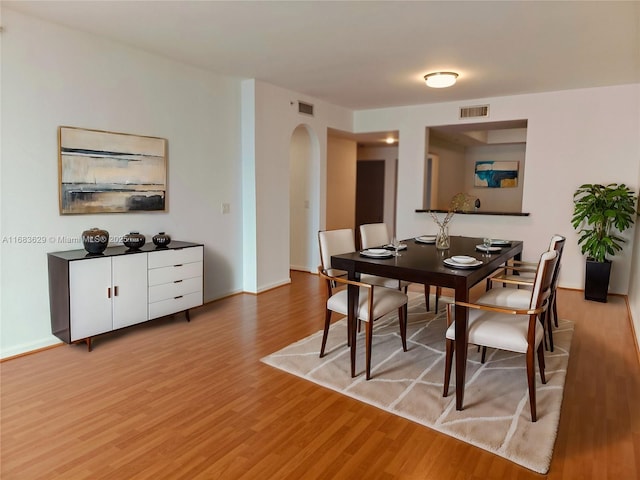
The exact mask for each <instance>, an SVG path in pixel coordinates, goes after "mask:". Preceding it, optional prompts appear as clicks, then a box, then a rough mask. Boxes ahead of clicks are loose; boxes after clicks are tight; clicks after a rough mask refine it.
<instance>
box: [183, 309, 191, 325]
mask: <svg viewBox="0 0 640 480" xmlns="http://www.w3.org/2000/svg"><path fill="white" fill-rule="evenodd" d="M184 313H185V315H186V316H187V322H190V321H191V316H190V315H189V310H188V309H187V310H185V311H184Z"/></svg>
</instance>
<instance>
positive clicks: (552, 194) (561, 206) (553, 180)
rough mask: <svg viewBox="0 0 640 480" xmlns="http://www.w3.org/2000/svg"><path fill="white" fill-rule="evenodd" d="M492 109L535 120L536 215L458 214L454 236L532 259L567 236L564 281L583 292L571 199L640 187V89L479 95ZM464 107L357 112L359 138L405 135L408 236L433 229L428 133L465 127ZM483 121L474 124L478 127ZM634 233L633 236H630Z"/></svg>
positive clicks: (615, 279)
mask: <svg viewBox="0 0 640 480" xmlns="http://www.w3.org/2000/svg"><path fill="white" fill-rule="evenodd" d="M464 104H465V105H475V104H490V105H491V118H488V119H487V120H488V121H502V120H513V119H527V120H528V128H527V154H526V155H527V161H526V164H525V172H524V178H525V184H524V191H523V203H522V209H523V211H525V212H530V213H531V215H530V216H528V217H513V216H485V215H458V216H456V217H454V219H453V220H452V222H451V223H450V227H449V228H450V233H451V234H452V235H473V236H478V237H482V236H483V235H493V237H494V238H501V237H504V238H514V239H523V240H525V251H524V254H523V258H524V259H525V260H537V257H538V256H539V254H540V252H542V251H543V250H544V249H545V248H546V247H547V246H548V243H549V238H550V237H551V235H552V234H553V233H560V234H563V235H565V236H567V245H566V247H565V250H564V254H563V268H562V271H561V274H560V285H561V286H564V287H570V288H580V289H581V288H583V287H584V257H583V256H582V254H581V253H580V250H579V247H578V244H577V233H576V232H575V231H574V230H573V228H572V226H571V215H572V213H573V201H572V198H573V193H574V191H575V190H576V188H577V187H578V186H579V185H580V184H582V183H609V182H624V183H626V184H627V185H629V186H630V187H631V188H633V189H634V190H635V191H636V192H637V191H638V184H639V181H638V176H639V175H638V174H639V169H640V163H639V161H638V159H639V158H640V136H639V135H638V132H639V131H640V84H633V85H622V86H616V87H603V88H590V89H580V90H568V91H561V92H549V93H541V94H531V95H520V96H511V97H496V98H488V99H486V98H485V99H476V100H469V101H467V102H464ZM460 106H461V104H460V102H450V103H438V104H431V105H419V106H410V107H397V108H386V109H375V110H363V111H358V112H355V116H354V126H355V132H356V133H364V132H378V131H383V130H400V138H402V142H401V143H400V148H399V166H398V182H399V185H402V188H401V189H400V190H399V192H398V211H397V223H398V229H399V233H400V235H401V236H404V237H411V236H415V235H419V234H422V233H425V232H428V231H432V225H431V224H432V222H433V221H432V220H431V219H430V218H429V217H428V215H427V214H424V213H416V212H415V209H416V208H419V207H420V206H421V205H422V188H423V185H422V178H423V170H424V161H423V158H424V152H425V127H430V126H436V125H450V124H459V123H465V121H462V120H459V119H458V118H457V117H458V109H459V107H460ZM474 123H476V121H474ZM633 235H634V230H633V229H632V230H629V231H627V232H625V237H626V238H627V239H629V240H631V239H632V238H633ZM632 245H633V244H632V242H629V243H627V244H626V246H625V248H624V249H623V251H622V252H621V254H620V255H619V256H616V257H615V259H614V266H613V271H612V279H611V284H610V291H611V292H614V293H622V294H626V293H627V291H628V286H629V278H630V273H631V266H630V264H631V253H632Z"/></svg>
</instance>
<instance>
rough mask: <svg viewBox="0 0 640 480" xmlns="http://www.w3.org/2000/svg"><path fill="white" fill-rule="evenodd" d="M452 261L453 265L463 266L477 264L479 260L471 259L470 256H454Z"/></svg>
mask: <svg viewBox="0 0 640 480" xmlns="http://www.w3.org/2000/svg"><path fill="white" fill-rule="evenodd" d="M451 261H452V262H453V263H462V264H465V265H467V264H469V263H475V262H477V261H478V259H477V258H475V257H470V256H468V255H454V256H453V257H451Z"/></svg>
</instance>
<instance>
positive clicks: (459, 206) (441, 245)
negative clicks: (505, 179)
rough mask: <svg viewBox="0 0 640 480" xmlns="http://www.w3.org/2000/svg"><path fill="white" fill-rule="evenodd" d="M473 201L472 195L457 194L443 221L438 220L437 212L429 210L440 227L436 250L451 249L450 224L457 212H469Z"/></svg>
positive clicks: (452, 199)
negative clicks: (448, 227)
mask: <svg viewBox="0 0 640 480" xmlns="http://www.w3.org/2000/svg"><path fill="white" fill-rule="evenodd" d="M473 201H474V198H473V197H471V196H470V195H467V194H466V193H463V192H460V193H456V194H455V195H454V196H453V197H452V198H451V202H450V203H449V210H448V211H447V214H446V215H445V217H444V218H443V219H442V220H440V219H439V218H438V216H437V215H436V213H435V212H433V211H432V210H429V214H430V215H431V218H433V221H434V222H436V224H437V225H438V227H439V230H438V234H437V235H436V248H438V249H439V250H446V249H447V248H449V246H450V242H449V231H448V229H447V226H448V225H449V222H450V221H451V219H452V218H453V215H454V214H455V213H456V212H460V211H468V210H469V208H470V205H472V204H473Z"/></svg>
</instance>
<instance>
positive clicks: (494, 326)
mask: <svg viewBox="0 0 640 480" xmlns="http://www.w3.org/2000/svg"><path fill="white" fill-rule="evenodd" d="M455 325H456V323H455V321H454V322H452V323H451V325H450V326H449V328H447V338H448V339H449V340H455V338H456V330H455V328H456V327H455ZM528 330H529V315H510V314H506V313H496V312H487V311H483V310H476V309H469V323H468V332H469V343H472V344H474V345H482V346H486V347H491V348H498V349H500V350H509V351H511V352H518V353H526V352H527V346H528V343H527V331H528ZM543 335H544V330H543V328H542V325H541V324H540V322H538V321H536V334H535V347H536V348H537V347H538V345H539V344H540V341H541V340H542V337H543Z"/></svg>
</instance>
